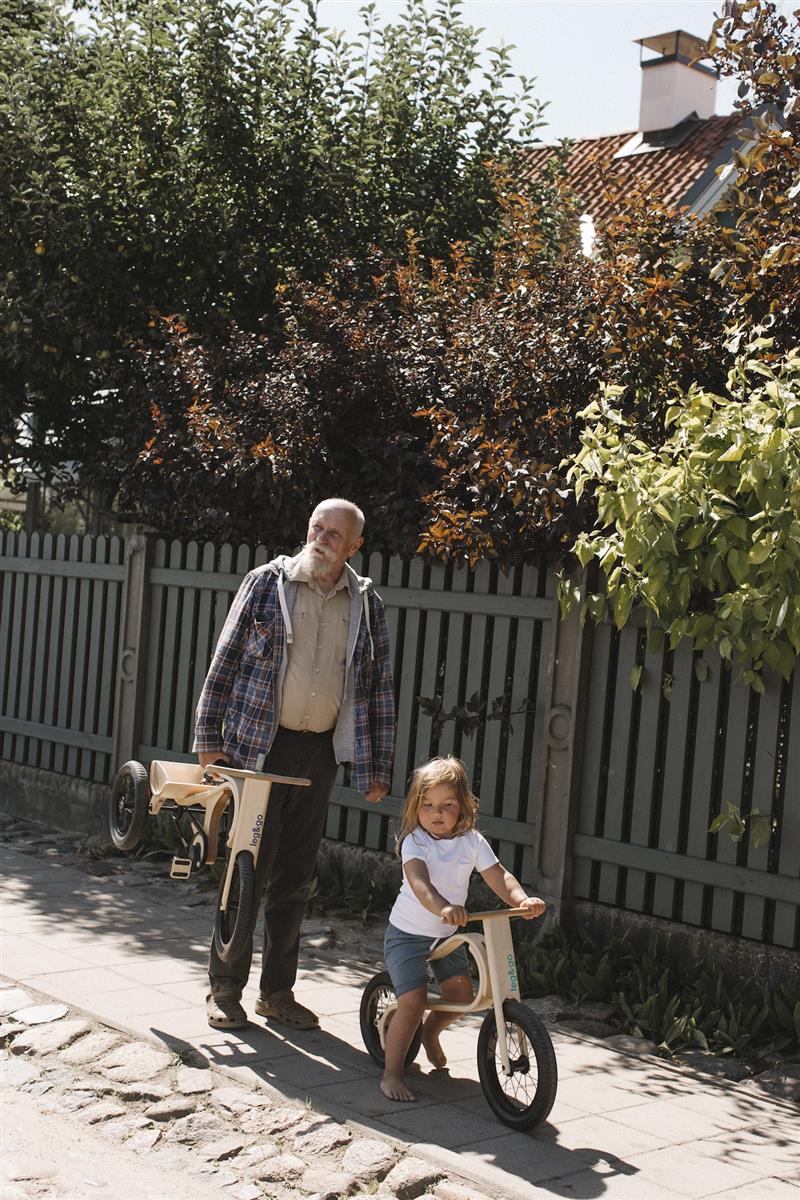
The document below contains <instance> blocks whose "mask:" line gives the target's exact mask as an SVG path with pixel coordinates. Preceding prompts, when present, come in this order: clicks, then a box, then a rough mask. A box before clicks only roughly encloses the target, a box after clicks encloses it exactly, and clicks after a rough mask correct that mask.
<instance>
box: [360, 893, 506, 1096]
mask: <svg viewBox="0 0 800 1200" xmlns="http://www.w3.org/2000/svg"><path fill="white" fill-rule="evenodd" d="M526 912H527V910H526V909H524V908H500V909H496V910H492V911H489V912H477V913H470V914H469V915H468V917H467V920H468V921H482V922H483V933H462V932H459V933H454V934H453V935H452V937H448V938H445V940H444V941H443V942H440V943H439V945H438V946H436V948H435V949H434V950H433V951H431V953H430V954H429V955H428V962H434V961H435V960H436V959H438V958H445V957H446V956H447V955H448V954H451V953H452V952H453V950H456V949H457V948H458V947H459V946H466V947H467V950H468V951H469V953H470V954H471V955H472V957H473V959H474V960H475V964H476V966H477V968H478V986H477V988H476V991H475V996H474V997H473V999H472V1001H471V1002H470V1003H469V1004H448V1003H447V1002H446V1001H444V1000H439V999H437V998H436V997H435V996H428V997H427V999H426V1003H425V1011H426V1012H427V1011H429V1010H430V1011H438V1012H455V1013H459V1014H462V1013H472V1012H482V1011H484V1010H485V1009H487V1008H494V1014H495V1020H496V1022H497V1049H498V1053H499V1055H500V1063H501V1066H502V1068H503V1071H504V1073H505V1074H506V1075H510V1074H511V1065H510V1061H509V1056H508V1043H507V1040H506V1025H505V1019H504V1016H503V1003H504V1001H506V1000H520V999H521V995H520V990H519V977H518V974H517V959H516V955H515V954H514V943H513V941H512V939H511V921H510V918H511V917H520V916H523V915H524V914H525V913H526ZM396 1008H397V1003H396V1001H395V1003H390V1004H388V1005H387V1006H386V1010H385V1011H384V1012H383V1013H382V1014H381V1016H380V1017H379V1018H378V1021H377V1022H376V1026H377V1029H378V1032H379V1034H380V1039H381V1045H382V1046H384V1047H385V1045H386V1042H385V1029H386V1026H387V1024H388V1022H389V1021H390V1020H391V1018H392V1015H393V1014H394V1011H395V1009H396Z"/></svg>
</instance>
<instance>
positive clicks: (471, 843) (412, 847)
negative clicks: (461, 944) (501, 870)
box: [389, 825, 498, 938]
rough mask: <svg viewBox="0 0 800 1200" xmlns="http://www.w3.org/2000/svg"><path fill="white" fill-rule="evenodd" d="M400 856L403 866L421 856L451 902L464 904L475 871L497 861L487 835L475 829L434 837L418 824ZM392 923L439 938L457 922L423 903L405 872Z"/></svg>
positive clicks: (433, 882)
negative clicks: (471, 876)
mask: <svg viewBox="0 0 800 1200" xmlns="http://www.w3.org/2000/svg"><path fill="white" fill-rule="evenodd" d="M400 858H401V861H402V863H403V865H404V866H405V864H406V863H407V862H410V861H411V859H412V858H419V859H421V860H422V862H424V863H425V866H426V867H427V868H428V875H429V876H430V880H431V883H432V884H433V886H434V887H435V888H436V890H437V892H439V894H440V895H442V896H444V898H445V900H448V901H449V902H450V904H464V902H465V901H466V899H467V889H468V888H469V877H470V875H471V874H472V872H473V871H476V870H477V871H486V870H488V869H489V867H493V866H494V864H495V863H496V862H497V861H498V859H497V855H496V854H495V852H494V850H493V849H492V847H491V846H490V845H489V843H488V842H487V841H486V838H485V837H484V836H483V834H481V833H478V831H477V830H476V829H471V830H469V832H468V833H460V834H458V835H457V836H456V837H452V838H435V837H431V835H430V834H429V833H426V832H425V830H424V829H422V828H421V827H420V826H419V825H418V826H417V828H416V829H414V830H412V831H411V833H409V834H408V835H407V836H406V837H405V838H404V839H403V844H402V846H401V847H400ZM389 923H390V924H391V925H394V927H395V929H402V930H403V932H404V933H417V934H419V935H420V936H422V937H428V936H430V937H431V938H440V937H443V936H445V935H447V934H450V933H455V926H454V925H448V924H447V922H446V921H440V920H439V918H438V917H437V916H436V915H435V914H434V913H432V912H430V911H429V909H427V908H426V907H425V905H424V904H420V902H419V900H418V899H417V897H416V896H415V895H414V892H413V890H412V887H411V884H410V883H409V882H408V880H407V879H406V876H405V872H403V883H402V885H401V887H400V891H399V893H398V896H397V899H396V900H395V902H394V906H393V908H392V911H391V912H390V913H389Z"/></svg>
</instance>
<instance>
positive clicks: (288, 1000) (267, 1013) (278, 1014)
mask: <svg viewBox="0 0 800 1200" xmlns="http://www.w3.org/2000/svg"><path fill="white" fill-rule="evenodd" d="M255 1008H256V1012H257V1013H258V1015H259V1016H260V1017H272V1019H273V1020H274V1021H279V1022H280V1023H281V1025H288V1027H289V1028H290V1029H319V1017H318V1016H317V1014H316V1013H313V1012H312V1011H311V1009H310V1008H305V1007H304V1006H303V1005H302V1004H298V1002H297V1001H296V1000H295V998H294V994H293V992H291V991H287V992H273V993H272V995H271V996H263V995H262V996H259V998H258V999H257V1000H256V1005H255Z"/></svg>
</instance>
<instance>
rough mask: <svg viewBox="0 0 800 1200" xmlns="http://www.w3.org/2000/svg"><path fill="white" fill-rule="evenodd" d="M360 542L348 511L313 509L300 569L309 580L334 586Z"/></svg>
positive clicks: (332, 508)
mask: <svg viewBox="0 0 800 1200" xmlns="http://www.w3.org/2000/svg"><path fill="white" fill-rule="evenodd" d="M361 541H362V539H361V538H360V537H359V536H358V534H357V533H356V520H355V517H354V515H353V513H352V512H351V511H350V510H349V509H347V508H338V507H336V506H335V505H324V504H321V505H320V506H319V507H318V508H315V509H314V511H313V513H312V514H311V520H310V521H309V523H308V534H307V535H306V544H305V546H304V547H303V551H302V562H303V566H304V568H305V570H306V571H308V573H309V575H310V576H311V577H312V579H320V578H322V579H329V580H331V581H332V582H334V583H335V582H336V580H337V579H338V578H339V576H340V575H341V573H342V571H343V570H344V564H345V563H346V562H347V560H348V558H350V556H351V555H353V554H355V552H356V550H358V548H359V546H360V545H361Z"/></svg>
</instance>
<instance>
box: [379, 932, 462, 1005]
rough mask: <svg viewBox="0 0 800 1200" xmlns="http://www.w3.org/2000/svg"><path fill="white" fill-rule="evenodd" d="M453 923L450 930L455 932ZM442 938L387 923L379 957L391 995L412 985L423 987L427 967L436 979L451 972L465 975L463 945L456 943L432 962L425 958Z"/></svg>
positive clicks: (409, 989)
mask: <svg viewBox="0 0 800 1200" xmlns="http://www.w3.org/2000/svg"><path fill="white" fill-rule="evenodd" d="M455 932H456V930H455V927H453V933H455ZM442 940H443V939H442V938H431V937H424V936H421V935H420V934H417V933H405V932H404V931H403V930H402V929H395V927H394V925H389V926H388V927H387V929H386V937H385V938H384V940H383V957H384V959H385V961H386V966H387V968H388V970H389V974H390V975H391V977H392V986H393V987H394V990H395V995H397V996H402V994H403V992H410V991H413V989H414V988H419V987H425V986H426V984H427V981H428V969H429V968H430V970H431V971H433V973H434V975H435V976H436V979H437V980H438V982H439V983H444V981H445V979H452V978H453V976H454V975H467V976H469V959H468V957H467V949H466V946H463V945H462V946H458V947H457V948H456V949H455V950H453V951H452V952H451V953H450V954H448V955H446V956H445V957H444V958H437V959H436V961H435V962H432V963H428V962H427V961H426V959H427V957H428V955H429V954H430V952H431V950H432V948H433V947H434V946H435V945H436V943H437V942H439V941H442Z"/></svg>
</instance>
